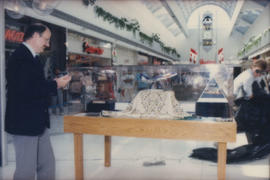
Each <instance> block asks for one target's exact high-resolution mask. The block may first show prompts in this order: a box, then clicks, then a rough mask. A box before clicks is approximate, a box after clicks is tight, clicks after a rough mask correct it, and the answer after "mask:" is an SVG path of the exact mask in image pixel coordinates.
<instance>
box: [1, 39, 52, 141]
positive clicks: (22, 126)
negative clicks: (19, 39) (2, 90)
mask: <svg viewBox="0 0 270 180" xmlns="http://www.w3.org/2000/svg"><path fill="white" fill-rule="evenodd" d="M6 79H7V106H6V117H5V130H6V132H8V133H10V134H16V135H29V136H36V135H40V134H42V133H43V131H44V129H45V128H46V127H48V128H49V127H50V122H49V113H48V106H49V102H48V99H49V96H51V95H56V93H57V84H56V81H47V80H46V79H45V77H44V72H43V67H42V65H41V63H40V62H39V61H38V60H37V59H34V57H33V55H32V53H31V52H30V50H29V49H28V48H27V47H26V46H25V45H23V44H22V45H20V46H19V47H18V48H17V49H16V50H15V52H14V53H13V54H12V55H11V57H10V58H9V59H8V66H7V71H6Z"/></svg>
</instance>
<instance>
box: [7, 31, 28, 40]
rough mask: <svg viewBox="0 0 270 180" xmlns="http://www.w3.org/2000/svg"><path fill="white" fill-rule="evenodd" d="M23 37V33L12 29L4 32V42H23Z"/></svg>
mask: <svg viewBox="0 0 270 180" xmlns="http://www.w3.org/2000/svg"><path fill="white" fill-rule="evenodd" d="M23 36H24V33H23V32H20V31H17V30H14V29H6V32H5V40H6V41H12V42H16V43H21V42H23Z"/></svg>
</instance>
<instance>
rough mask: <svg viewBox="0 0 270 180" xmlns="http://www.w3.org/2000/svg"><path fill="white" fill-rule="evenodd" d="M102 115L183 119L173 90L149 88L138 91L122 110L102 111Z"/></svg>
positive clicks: (183, 115) (183, 113)
mask: <svg viewBox="0 0 270 180" xmlns="http://www.w3.org/2000/svg"><path fill="white" fill-rule="evenodd" d="M102 115H103V116H109V117H127V118H129V117H131V118H143V119H150V118H151V119H181V118H182V119H183V118H185V117H188V116H191V115H190V114H188V113H186V112H184V111H183V110H182V108H181V107H180V103H179V102H178V101H177V100H176V98H175V96H174V92H173V91H164V90H159V89H149V90H142V91H140V92H139V93H138V94H137V95H136V97H135V98H134V99H133V100H132V102H131V103H130V104H129V106H128V107H127V108H126V110H124V111H120V112H118V111H102Z"/></svg>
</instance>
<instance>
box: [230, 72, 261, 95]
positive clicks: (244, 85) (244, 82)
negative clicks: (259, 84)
mask: <svg viewBox="0 0 270 180" xmlns="http://www.w3.org/2000/svg"><path fill="white" fill-rule="evenodd" d="M256 79H257V78H255V77H254V75H253V72H252V69H247V70H245V71H244V72H242V73H241V74H239V75H238V76H237V77H236V78H235V79H234V81H233V87H234V88H233V94H234V96H235V99H239V98H241V97H245V98H246V99H249V98H250V97H251V96H252V83H253V82H254V81H255V80H256ZM243 91H244V92H243Z"/></svg>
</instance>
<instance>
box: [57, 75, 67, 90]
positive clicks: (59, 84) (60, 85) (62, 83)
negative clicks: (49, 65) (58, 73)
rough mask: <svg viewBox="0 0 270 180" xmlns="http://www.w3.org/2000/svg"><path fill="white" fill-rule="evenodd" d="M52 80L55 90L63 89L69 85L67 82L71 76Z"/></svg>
mask: <svg viewBox="0 0 270 180" xmlns="http://www.w3.org/2000/svg"><path fill="white" fill-rule="evenodd" d="M54 80H55V81H56V83H57V88H58V89H59V88H63V87H65V86H66V85H67V84H68V83H69V81H70V80H71V76H70V75H68V74H67V75H65V76H62V77H60V78H55V79H54Z"/></svg>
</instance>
